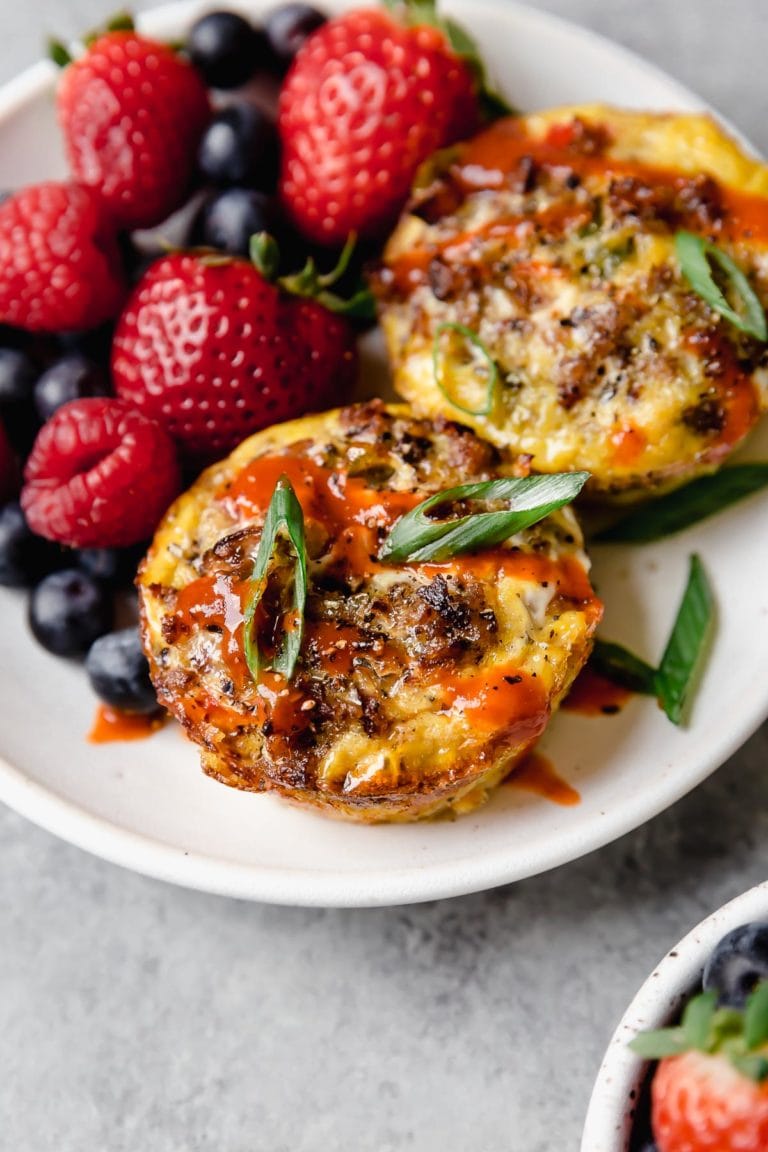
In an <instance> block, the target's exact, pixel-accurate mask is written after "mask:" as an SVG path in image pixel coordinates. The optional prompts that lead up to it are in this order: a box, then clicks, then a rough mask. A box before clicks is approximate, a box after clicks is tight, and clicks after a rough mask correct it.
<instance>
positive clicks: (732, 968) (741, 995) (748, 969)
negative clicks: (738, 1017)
mask: <svg viewBox="0 0 768 1152" xmlns="http://www.w3.org/2000/svg"><path fill="white" fill-rule="evenodd" d="M758 980H768V921H766V922H759V923H755V924H742V926H741V927H740V928H734V930H733V931H732V932H729V933H728V935H727V936H724V937H723V939H722V940H721V941H720V943H719V944H718V946H717V948H715V950H714V952H713V953H712V955H711V956H710V958H709V960H708V961H707V964H706V967H705V969H704V991H705V992H708V991H709V990H710V989H712V988H714V989H715V990H716V991H717V992H718V993H719V996H720V1003H721V1004H727V1005H728V1006H729V1007H731V1008H743V1007H744V1004H745V1002H746V999H747V997H748V996H749V994H750V992H751V991H752V989H753V988H754V986H755V984H757V982H758Z"/></svg>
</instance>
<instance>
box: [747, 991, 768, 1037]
mask: <svg viewBox="0 0 768 1152" xmlns="http://www.w3.org/2000/svg"><path fill="white" fill-rule="evenodd" d="M744 1039H745V1041H746V1044H747V1048H749V1049H753V1048H760V1047H761V1046H762V1045H763V1044H766V1043H768V983H762V984H758V985H757V987H756V988H755V990H754V992H752V993H751V995H750V996H749V998H748V999H747V1007H746V1011H745V1013H744Z"/></svg>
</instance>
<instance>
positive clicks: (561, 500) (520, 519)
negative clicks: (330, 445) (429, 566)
mask: <svg viewBox="0 0 768 1152" xmlns="http://www.w3.org/2000/svg"><path fill="white" fill-rule="evenodd" d="M588 479H589V473H588V472H563V473H555V474H553V475H551V476H526V477H525V478H510V479H506V480H487V481H482V482H480V483H477V484H461V485H460V486H459V487H458V488H449V489H447V490H446V491H444V492H438V493H437V494H436V495H435V496H430V497H429V499H428V500H423V501H422V502H421V504H419V505H418V506H417V507H416V508H413V509H412V510H411V511H410V512H407V513H406V515H405V516H402V517H401V518H400V519H399V520H398V521H397V523H396V524H395V526H394V528H393V529H392V531H391V532H390V534H389V536H388V537H387V538H386V540H385V541H384V543H383V545H382V547H381V550H380V552H379V557H380V559H382V560H388V561H390V562H392V563H398V562H405V561H416V562H420V561H429V560H432V561H441V560H447V559H449V558H450V557H451V556H458V555H460V554H461V553H462V552H476V551H477V550H478V549H481V548H491V547H493V546H494V545H495V544H501V543H502V542H503V541H504V540H508V539H509V537H510V536H514V535H515V533H517V532H522V531H523V529H525V528H529V527H530V526H531V525H532V524H536V523H537V522H538V521H539V520H543V519H544V517H545V516H548V515H549V514H550V512H555V511H556V510H557V509H558V508H562V507H563V505H565V504H569V503H570V502H571V500H573V499H575V497H576V496H578V494H579V492H580V491H581V489H582V488H583V487H584V485H585V484H586V482H587V480H588ZM464 500H475V501H483V502H485V501H491V500H503V501H505V502H506V503H508V504H509V505H510V507H509V508H506V509H504V510H502V511H498V512H475V513H471V514H469V515H467V516H460V517H458V518H454V519H449V520H438V519H433V518H431V517H429V516H428V515H427V513H429V512H431V511H432V510H433V509H436V508H441V507H443V506H444V505H447V504H455V503H457V502H459V501H464Z"/></svg>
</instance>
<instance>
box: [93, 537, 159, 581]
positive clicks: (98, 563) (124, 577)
mask: <svg viewBox="0 0 768 1152" xmlns="http://www.w3.org/2000/svg"><path fill="white" fill-rule="evenodd" d="M146 550H147V542H146V541H142V542H141V543H140V544H135V545H133V546H132V547H130V548H80V549H79V550H78V551H77V552H75V560H76V562H77V566H78V568H82V570H83V572H87V573H88V575H89V576H93V578H94V580H102V581H103V582H104V583H105V584H110V585H112V586H113V587H115V588H128V587H130V586H131V585H132V584H133V582H134V580H135V579H136V570H137V568H138V566H139V562H140V560H141V558H142V556H143V555H144V553H145V552H146Z"/></svg>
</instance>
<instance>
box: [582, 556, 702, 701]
mask: <svg viewBox="0 0 768 1152" xmlns="http://www.w3.org/2000/svg"><path fill="white" fill-rule="evenodd" d="M714 614H715V611H714V598H713V596H712V589H711V588H710V585H709V581H708V580H707V576H706V573H705V571H704V567H703V565H702V563H701V560H700V559H699V557H698V556H695V555H694V556H691V558H690V571H689V574H688V583H687V585H686V588H685V592H684V593H683V598H682V600H681V601H680V607H679V608H678V610H677V616H676V617H675V622H674V624H673V626H672V631H671V633H670V635H669V640H668V641H667V646H666V648H665V650H664V655H663V656H662V658H661V664H660V665H659V667H658V668H653V667H652V665H650V664H648V663H646V661H645V660H642V659H641V658H640V657H639V656H636V655H635V654H634V652H630V651H629V649H628V648H624V647H623V646H622V645H621V644H613V643H611V642H610V641H607V640H596V641H595V646H594V648H593V650H592V655H591V657H590V663H591V667H592V668H593V669H594V670H595V672H597V673H599V675H601V676H605V678H606V679H607V680H611V681H612V682H613V683H614V684H619V685H620V686H621V687H622V688H628V689H629V691H630V692H639V693H641V694H643V695H645V696H656V697H657V699H658V701H659V703H660V704H661V706H662V708H663V709H664V711H665V712H666V714H667V716H668V717H669V719H670V720H671V721H672V723H673V724H680V723H681V722H682V720H683V715H684V713H685V710H686V705H687V704H688V703H689V700H690V696H691V692H692V691H693V687H694V685H695V684H696V681H697V678H698V673H699V671H700V668H701V663H702V659H703V656H704V653H705V651H706V648H707V644H708V642H709V638H710V635H711V631H712V626H713V622H714Z"/></svg>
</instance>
